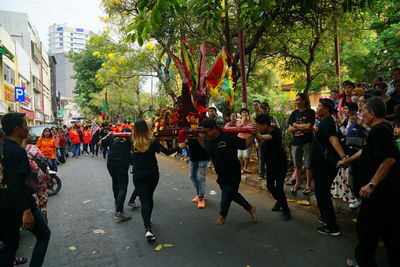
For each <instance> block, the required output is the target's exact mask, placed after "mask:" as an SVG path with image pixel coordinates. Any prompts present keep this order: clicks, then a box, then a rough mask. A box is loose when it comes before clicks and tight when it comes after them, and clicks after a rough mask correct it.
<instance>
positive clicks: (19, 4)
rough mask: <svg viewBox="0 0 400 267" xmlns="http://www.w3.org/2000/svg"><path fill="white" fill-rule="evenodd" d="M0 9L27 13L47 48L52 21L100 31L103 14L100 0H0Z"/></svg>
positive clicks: (96, 31) (102, 25)
mask: <svg viewBox="0 0 400 267" xmlns="http://www.w3.org/2000/svg"><path fill="white" fill-rule="evenodd" d="M0 10H7V11H15V12H23V13H27V14H28V16H29V18H30V20H31V22H32V24H33V25H34V26H35V27H36V30H37V31H38V32H39V35H40V39H41V41H42V43H43V44H44V47H45V48H46V49H48V40H47V39H48V37H47V35H48V30H49V26H50V25H52V24H53V23H57V24H62V23H65V22H66V23H67V25H68V26H69V27H77V28H78V27H79V28H84V29H88V30H91V31H93V32H95V33H98V32H100V29H101V28H102V27H104V24H103V23H102V22H101V21H100V19H99V17H101V16H105V15H104V13H103V11H102V8H101V0H68V1H66V0H0Z"/></svg>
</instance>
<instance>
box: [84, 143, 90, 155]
mask: <svg viewBox="0 0 400 267" xmlns="http://www.w3.org/2000/svg"><path fill="white" fill-rule="evenodd" d="M88 148H89V150H90V147H89V144H83V152H85V153H86V154H89V152H90V151H88Z"/></svg>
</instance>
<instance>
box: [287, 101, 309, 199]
mask: <svg viewBox="0 0 400 267" xmlns="http://www.w3.org/2000/svg"><path fill="white" fill-rule="evenodd" d="M296 105H297V107H298V109H296V110H295V111H293V112H292V114H291V115H290V118H289V121H288V123H289V132H291V133H292V134H293V146H292V155H293V161H294V166H295V173H296V183H295V185H294V186H293V187H292V189H291V191H292V192H296V191H297V190H298V189H299V188H300V187H301V173H302V168H303V166H304V168H305V169H306V176H307V185H306V188H305V189H304V191H303V193H304V194H309V193H311V191H312V184H311V179H312V177H311V170H310V164H311V143H312V136H313V134H312V127H313V126H314V123H315V111H314V110H312V109H311V108H310V101H309V99H308V96H307V95H305V94H303V93H299V94H297V96H296Z"/></svg>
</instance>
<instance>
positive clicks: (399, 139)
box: [393, 120, 400, 150]
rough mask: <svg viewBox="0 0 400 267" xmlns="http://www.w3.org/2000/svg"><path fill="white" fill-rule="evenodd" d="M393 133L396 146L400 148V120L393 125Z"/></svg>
mask: <svg viewBox="0 0 400 267" xmlns="http://www.w3.org/2000/svg"><path fill="white" fill-rule="evenodd" d="M393 135H394V138H395V140H396V144H397V148H398V149H399V150H400V120H398V121H397V122H396V124H395V126H394V130H393Z"/></svg>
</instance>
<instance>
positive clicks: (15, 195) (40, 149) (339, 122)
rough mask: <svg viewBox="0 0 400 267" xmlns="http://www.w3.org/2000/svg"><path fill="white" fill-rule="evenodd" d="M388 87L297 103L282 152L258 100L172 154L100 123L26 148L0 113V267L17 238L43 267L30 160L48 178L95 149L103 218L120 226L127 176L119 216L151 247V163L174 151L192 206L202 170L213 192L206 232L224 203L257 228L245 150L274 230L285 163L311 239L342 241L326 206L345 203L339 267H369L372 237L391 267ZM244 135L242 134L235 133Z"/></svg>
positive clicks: (393, 168) (393, 131)
mask: <svg viewBox="0 0 400 267" xmlns="http://www.w3.org/2000/svg"><path fill="white" fill-rule="evenodd" d="M392 77H393V82H391V83H390V84H386V83H385V82H384V80H383V79H382V78H380V77H377V78H375V79H374V81H373V84H372V87H371V88H368V86H367V84H365V83H360V84H358V85H357V86H356V85H355V84H354V83H352V82H350V81H345V82H344V83H343V88H344V91H343V92H342V93H340V92H338V91H336V90H332V91H331V96H330V97H329V98H321V99H320V100H319V102H318V105H317V108H316V110H315V111H314V110H313V109H312V108H311V104H310V101H309V99H308V96H307V95H305V94H303V93H299V94H297V96H296V105H297V109H296V110H294V111H293V112H292V113H291V115H290V117H289V119H288V121H287V124H288V127H287V130H288V132H289V133H290V134H291V135H292V145H291V148H290V149H289V150H288V149H287V148H286V147H285V145H284V142H283V132H282V130H281V129H280V125H279V123H278V121H277V119H276V118H275V117H274V116H273V115H271V114H270V106H269V104H268V103H267V102H260V101H258V100H256V101H254V102H253V113H251V112H250V110H249V109H246V108H242V109H241V110H240V111H239V114H236V113H230V114H224V116H223V117H221V116H219V115H218V113H217V110H216V108H214V107H210V108H209V110H208V117H207V118H205V119H203V120H202V122H201V126H202V130H201V133H195V132H194V131H191V134H189V135H188V137H187V139H186V140H185V141H182V140H180V142H179V143H177V142H171V141H170V140H168V142H166V141H165V140H158V139H157V138H154V136H153V132H152V129H151V127H149V125H148V123H146V121H143V120H138V121H136V122H135V123H134V125H131V124H130V122H129V121H125V123H124V124H118V125H110V124H109V123H106V122H104V123H103V124H102V125H101V127H100V126H98V125H97V124H95V123H92V124H91V125H80V124H75V125H73V126H72V127H67V126H63V127H62V128H59V129H57V128H55V127H54V128H50V129H49V128H46V129H44V130H43V133H42V136H41V137H40V138H39V140H38V141H37V143H36V145H33V144H30V137H29V127H28V126H27V123H26V120H25V118H24V114H21V113H9V114H6V115H5V116H4V117H3V118H2V127H3V131H4V134H3V136H2V138H3V140H2V142H0V156H1V157H0V160H1V164H0V168H1V169H0V170H1V171H0V200H1V202H0V203H1V204H0V240H1V243H2V248H1V252H0V265H1V266H13V265H16V264H19V263H21V261H22V259H21V258H20V257H15V254H16V252H17V249H18V241H19V231H20V228H22V229H26V230H30V231H32V232H33V233H34V234H35V236H36V239H37V242H36V244H35V248H34V250H33V253H32V259H31V266H41V265H42V264H43V260H44V257H45V254H46V250H47V245H48V242H49V239H50V229H49V227H48V225H47V221H46V215H47V214H46V212H45V207H46V203H47V195H46V190H45V188H46V181H47V180H48V179H51V178H50V177H49V174H48V171H47V170H46V169H43V168H41V166H40V165H41V164H40V159H41V158H45V157H46V158H48V159H49V160H50V165H51V166H50V167H51V169H56V168H57V164H59V163H62V162H64V161H65V160H66V158H67V157H69V152H70V151H72V157H73V158H79V157H80V156H81V155H87V156H89V155H91V156H92V157H95V156H98V153H99V150H100V149H99V148H101V151H102V154H103V157H104V159H107V169H108V172H109V174H110V176H111V180H112V193H113V197H114V201H115V214H114V218H115V219H117V220H120V221H127V220H129V219H130V216H128V215H127V214H126V213H125V212H124V204H125V199H126V196H127V188H128V183H129V170H130V166H131V165H132V166H133V167H132V174H133V176H132V177H133V183H134V187H135V190H134V192H133V193H132V195H131V197H130V200H129V202H128V206H130V207H132V208H139V207H140V208H141V214H142V219H143V223H144V228H145V238H146V239H147V240H148V241H154V240H155V239H156V237H155V235H154V233H153V231H152V228H151V215H152V211H153V205H154V203H153V195H154V192H155V189H156V187H157V184H158V181H159V169H158V164H157V158H156V156H155V154H156V153H160V152H162V153H164V154H166V155H171V154H173V153H176V152H178V151H180V153H182V154H184V155H185V156H186V157H188V161H189V177H190V179H191V181H192V182H193V185H194V192H195V197H194V198H193V199H192V202H194V203H196V204H197V207H198V208H200V209H202V208H205V207H206V206H207V200H206V194H205V192H206V189H205V186H206V176H207V168H208V167H209V166H210V164H211V165H212V167H213V168H214V170H215V172H216V174H217V177H218V178H217V183H218V185H219V187H220V189H221V200H220V207H219V215H218V217H217V218H216V220H215V221H214V223H215V224H218V225H221V224H224V223H225V222H226V220H227V216H228V212H229V209H230V206H231V203H232V201H233V202H236V203H237V204H239V205H240V206H242V207H243V208H244V210H245V211H246V212H248V214H249V216H250V218H251V220H252V221H253V222H256V221H257V216H256V207H255V206H254V205H252V204H251V203H249V202H248V201H247V200H246V198H245V196H243V195H242V194H240V192H239V186H240V181H241V175H242V174H245V173H249V172H250V170H249V162H250V158H251V155H252V148H255V149H256V151H257V153H256V154H257V158H258V170H257V174H258V177H259V179H266V186H267V189H268V191H269V192H270V193H271V195H272V197H273V198H274V199H275V201H276V202H275V203H274V205H273V207H272V211H274V212H281V214H282V218H283V220H285V221H288V220H291V218H292V215H291V212H290V209H289V206H288V203H287V199H286V196H285V192H284V184H285V178H286V173H287V171H288V167H289V160H288V153H291V154H292V158H293V165H294V171H293V175H292V177H291V178H290V179H289V180H288V181H286V183H287V184H289V185H291V186H292V188H291V192H293V193H295V192H297V191H298V190H300V189H302V177H303V173H304V174H305V177H306V185H305V187H304V190H303V193H304V194H310V193H311V192H313V191H314V192H315V196H316V199H317V205H318V208H319V211H320V215H321V216H320V217H319V221H320V222H321V224H322V225H321V227H319V228H318V229H317V230H318V231H319V232H320V233H322V234H328V235H331V236H339V235H341V231H340V225H339V224H338V222H337V220H336V216H335V210H334V208H333V205H332V199H331V197H332V196H333V197H338V198H343V199H345V200H347V201H350V202H351V203H350V206H351V207H352V208H356V207H359V210H358V211H359V217H358V220H357V225H356V228H357V236H358V241H359V243H358V245H357V247H356V251H355V258H356V262H352V261H349V262H348V265H349V266H361V267H365V266H376V263H375V251H376V248H377V244H378V241H379V240H380V238H382V239H383V242H384V244H385V248H386V251H387V254H388V258H389V263H390V266H400V261H399V258H398V257H397V256H396V252H397V251H398V249H399V248H400V247H399V242H400V234H399V232H400V231H399V230H398V227H397V225H396V224H395V222H396V220H395V218H396V217H397V216H396V215H397V214H396V210H397V209H396V199H395V196H396V190H397V188H398V187H399V186H400V183H399V177H400V167H399V166H400V164H399V161H400V156H399V154H400V69H395V70H394V71H393V76H392ZM238 118H240V119H238ZM281 123H282V122H281ZM243 127H247V129H248V128H249V127H250V128H251V131H247V132H244V131H243V132H240V129H243ZM221 128H236V129H237V131H238V133H227V132H223V131H221ZM82 148H83V149H82ZM137 198H139V199H140V203H139V202H138V201H137Z"/></svg>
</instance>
